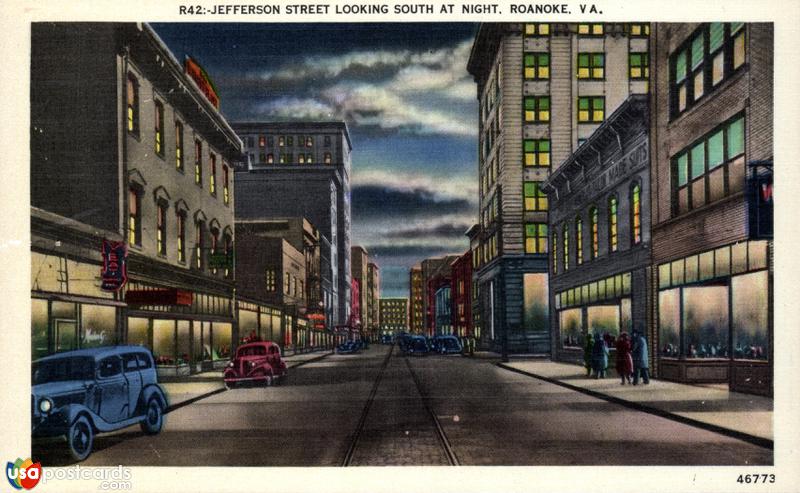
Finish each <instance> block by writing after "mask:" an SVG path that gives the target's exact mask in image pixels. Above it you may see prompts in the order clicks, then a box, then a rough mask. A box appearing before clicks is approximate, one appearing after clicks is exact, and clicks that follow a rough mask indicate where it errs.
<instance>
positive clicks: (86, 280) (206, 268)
mask: <svg viewBox="0 0 800 493" xmlns="http://www.w3.org/2000/svg"><path fill="white" fill-rule="evenodd" d="M197 67H198V66H197V65H196V63H195V62H194V61H192V60H191V59H188V58H187V60H185V61H184V63H180V62H178V60H176V59H175V57H174V56H173V54H172V53H170V52H169V50H168V49H167V48H166V46H165V45H164V43H163V42H162V41H161V40H160V39H159V37H158V36H157V35H156V34H155V32H153V30H152V28H150V26H148V25H147V24H133V23H100V24H90V23H34V24H33V25H32V32H31V177H32V179H31V205H32V206H33V209H32V214H31V215H32V218H31V219H32V227H33V238H32V239H33V242H32V247H31V248H32V255H33V264H34V265H33V269H34V277H33V285H32V291H31V292H32V298H33V309H32V310H33V312H32V319H33V324H32V330H33V335H32V338H33V341H34V348H35V349H34V351H35V354H34V356H38V355H42V354H45V353H51V352H57V351H63V350H69V349H75V348H79V347H87V346H91V345H96V344H116V343H121V342H125V343H129V344H141V345H144V346H147V347H149V348H151V349H152V351H153V354H154V356H155V358H156V363H157V364H158V366H159V372H160V373H166V374H183V373H188V372H190V371H199V370H201V369H203V368H212V367H213V368H218V367H221V366H224V365H225V364H226V362H227V359H228V358H229V356H230V354H231V350H232V348H233V347H234V346H235V344H236V341H237V334H236V333H235V323H234V322H235V320H234V317H233V286H234V285H233V265H232V263H231V261H230V258H231V254H232V250H233V236H234V232H233V200H234V189H233V181H232V176H231V172H232V169H233V166H235V165H236V163H237V162H238V161H240V160H241V141H240V140H239V138H238V137H237V135H236V134H235V133H234V132H233V130H232V129H231V127H230V126H229V125H228V123H227V121H226V120H225V119H224V118H223V116H222V115H221V113H220V112H219V109H218V103H219V101H218V99H217V97H216V94H215V93H214V92H213V88H212V87H213V86H212V85H211V83H210V81H209V80H208V79H207V78H204V77H200V76H197V74H198V73H199V72H202V70H198V69H197ZM193 74H194V75H193ZM54 101H57V104H53V102H54ZM87 101H90V102H91V104H87ZM59 217H60V218H63V220H62V219H59ZM59 224H60V225H61V226H58V225H59ZM40 228H41V229H40ZM101 237H102V239H103V240H106V241H108V242H109V243H114V242H121V243H123V244H124V245H125V249H120V248H119V247H120V245H117V249H116V250H114V251H113V252H112V251H106V260H107V261H109V262H110V263H115V264H117V265H118V266H119V265H120V264H119V262H120V261H122V262H123V263H124V264H125V265H126V266H127V282H126V283H125V284H124V285H122V286H118V289H116V290H115V291H113V292H112V293H111V294H106V293H104V292H102V291H103V286H104V284H103V280H101V279H100V278H99V277H100V276H99V271H94V269H95V268H96V267H97V266H98V265H100V264H101V263H102V262H103V260H102V252H101V245H102V242H96V241H97V240H98V239H99V238H101ZM90 241H91V242H96V243H94V247H90V246H89V243H88V242H90ZM76 249H77V250H76ZM103 249H104V248H103ZM66 252H72V253H66ZM73 253H75V254H77V255H76V256H75V257H72V255H73ZM109 259H110V260H109ZM37 265H38V267H37ZM106 265H109V264H106ZM93 271H94V272H95V273H94V274H93ZM54 279H55V281H56V283H55V284H54V283H53V280H54ZM78 279H80V282H75V281H77V280H78ZM70 281H72V282H70ZM84 284H86V286H84ZM88 285H91V286H92V288H91V289H89V287H88ZM112 320H113V322H114V323H113V327H112ZM43 341H47V342H43Z"/></svg>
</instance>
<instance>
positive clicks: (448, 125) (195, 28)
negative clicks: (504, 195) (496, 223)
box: [152, 23, 478, 296]
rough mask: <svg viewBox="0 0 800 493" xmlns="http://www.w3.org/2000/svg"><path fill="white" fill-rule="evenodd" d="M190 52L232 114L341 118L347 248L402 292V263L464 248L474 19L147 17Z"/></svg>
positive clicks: (473, 160)
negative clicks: (348, 145) (346, 132)
mask: <svg viewBox="0 0 800 493" xmlns="http://www.w3.org/2000/svg"><path fill="white" fill-rule="evenodd" d="M152 27H153V28H154V29H155V31H156V32H157V33H158V34H159V36H161V38H162V39H163V40H164V42H165V43H166V44H167V46H168V47H169V48H170V50H171V51H172V52H173V53H174V54H175V56H176V58H178V59H179V60H182V59H183V56H184V55H191V56H193V57H194V58H195V59H197V60H198V61H199V62H200V63H201V64H202V65H203V67H204V68H205V69H206V71H207V72H208V74H209V76H210V77H211V79H212V81H213V82H214V84H215V85H216V87H217V90H218V92H219V96H220V107H221V110H222V113H223V114H224V115H225V117H226V118H227V119H228V120H229V121H285V120H291V121H295V120H344V121H346V122H347V124H348V126H349V128H350V133H351V138H352V141H353V168H352V174H351V184H352V224H353V226H352V227H353V232H352V243H353V245H362V246H364V247H365V248H367V250H368V251H369V253H370V255H371V256H372V257H373V258H374V259H375V260H376V261H377V263H378V265H379V266H380V268H381V278H382V279H381V284H382V296H408V268H409V267H410V266H411V265H413V264H414V263H416V262H419V261H420V260H422V259H424V258H426V257H430V256H438V255H443V254H447V253H461V252H464V251H466V249H467V246H468V242H467V239H466V237H465V236H464V232H465V231H466V230H467V229H468V228H469V226H470V225H471V224H473V223H474V222H475V220H476V219H477V199H478V179H477V146H478V144H477V129H478V124H477V100H476V86H475V83H474V82H473V80H472V77H471V76H470V75H469V74H468V73H467V71H466V64H467V59H468V57H469V51H470V48H471V46H472V39H473V37H474V34H475V30H476V28H477V25H475V24H466V23H459V24H444V23H424V24H421V23H420V24H408V23H402V24H399V23H398V24H185V23H181V24H160V23H157V24H153V25H152Z"/></svg>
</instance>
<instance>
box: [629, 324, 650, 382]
mask: <svg viewBox="0 0 800 493" xmlns="http://www.w3.org/2000/svg"><path fill="white" fill-rule="evenodd" d="M633 334H634V335H633V349H632V350H631V356H632V357H633V384H634V385H638V384H639V377H640V376H641V377H642V383H644V384H645V385H647V384H649V383H650V375H649V374H648V370H649V368H650V364H649V359H650V358H649V357H648V353H647V339H645V338H644V334H642V333H640V332H638V331H636V332H634V333H633Z"/></svg>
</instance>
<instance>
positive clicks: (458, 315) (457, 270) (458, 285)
mask: <svg viewBox="0 0 800 493" xmlns="http://www.w3.org/2000/svg"><path fill="white" fill-rule="evenodd" d="M450 270H451V274H450V276H451V278H452V280H453V281H452V293H451V296H452V300H453V307H452V313H453V321H452V326H453V332H454V334H455V335H457V336H459V337H476V334H475V331H474V320H473V317H472V251H471V250H468V251H467V252H466V253H465V254H464V255H462V256H460V257H459V258H458V259H457V260H455V261H454V262H453V263H452V265H451V267H450Z"/></svg>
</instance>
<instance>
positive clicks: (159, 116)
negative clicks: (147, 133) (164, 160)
mask: <svg viewBox="0 0 800 493" xmlns="http://www.w3.org/2000/svg"><path fill="white" fill-rule="evenodd" d="M155 124H156V128H155V150H156V154H158V155H161V156H163V155H164V105H163V104H161V102H159V101H156V121H155Z"/></svg>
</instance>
